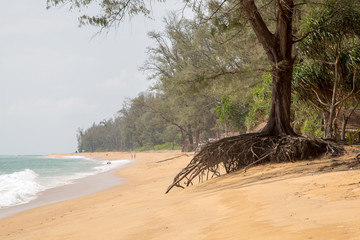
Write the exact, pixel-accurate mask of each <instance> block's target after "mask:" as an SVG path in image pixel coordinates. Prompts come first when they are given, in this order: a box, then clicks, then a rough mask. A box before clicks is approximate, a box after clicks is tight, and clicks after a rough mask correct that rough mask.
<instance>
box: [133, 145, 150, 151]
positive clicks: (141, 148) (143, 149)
mask: <svg viewBox="0 0 360 240" xmlns="http://www.w3.org/2000/svg"><path fill="white" fill-rule="evenodd" d="M152 150H154V147H151V146H142V147H138V148H135V149H134V151H135V152H145V151H152Z"/></svg>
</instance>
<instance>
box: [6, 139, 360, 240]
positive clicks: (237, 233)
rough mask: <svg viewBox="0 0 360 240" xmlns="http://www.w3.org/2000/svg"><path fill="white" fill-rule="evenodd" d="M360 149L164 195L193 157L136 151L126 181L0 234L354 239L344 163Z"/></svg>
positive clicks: (18, 221) (358, 207)
mask: <svg viewBox="0 0 360 240" xmlns="http://www.w3.org/2000/svg"><path fill="white" fill-rule="evenodd" d="M359 151H360V147H359V146H357V148H355V149H354V150H352V152H349V153H348V154H347V155H345V156H343V157H341V158H336V159H325V160H324V159H323V160H313V161H303V162H295V163H282V164H271V165H263V166H257V167H254V168H251V169H249V170H248V171H247V172H246V173H241V172H235V173H232V174H228V175H226V176H223V177H219V178H215V179H212V180H209V181H207V182H204V183H201V184H195V185H194V186H191V187H188V188H186V189H179V188H175V189H173V190H172V191H171V192H170V193H169V194H166V195H165V194H164V192H165V190H166V188H167V187H168V185H170V183H171V182H172V179H173V177H174V176H175V175H176V174H177V173H178V172H179V171H180V170H181V169H182V168H183V167H184V166H186V164H187V163H188V162H189V161H190V160H191V158H192V155H190V154H189V155H188V156H186V155H182V154H181V153H179V152H171V151H169V152H159V153H137V154H136V159H134V161H135V164H134V165H133V166H130V167H127V168H123V169H121V170H119V171H118V172H117V175H120V176H121V177H123V178H124V179H125V181H126V184H121V185H117V186H115V187H112V188H110V189H107V190H104V191H101V192H97V193H94V194H91V195H86V196H83V197H79V198H75V199H71V200H67V201H62V202H58V203H55V204H50V205H46V206H42V207H39V208H35V209H30V210H28V211H24V212H21V213H19V214H17V215H15V216H12V217H8V218H4V219H0V239H2V238H4V239H9V240H11V239H16V240H21V239H55V240H56V239H59V240H60V239H67V240H68V239H74V240H75V239H94V240H95V239H110V240H111V239H114V240H115V239H129V240H130V239H179V240H180V239H206V240H207V239H214V240H215V239H256V240H258V239H267V240H272V239H274V240H275V239H276V240H278V239H299V240H300V239H301V240H303V239H337V240H338V239H344V240H345V239H358V236H359V235H360V228H359V226H360V218H359V217H358V215H359V214H360V178H359V173H360V171H359V170H358V169H357V168H355V167H350V165H348V164H347V162H350V161H351V159H352V157H353V155H354V153H356V152H359ZM108 154H109V153H108ZM113 154H114V155H115V153H113ZM108 157H109V158H110V159H111V157H113V156H112V155H108ZM174 157H175V158H174ZM163 160H165V161H163Z"/></svg>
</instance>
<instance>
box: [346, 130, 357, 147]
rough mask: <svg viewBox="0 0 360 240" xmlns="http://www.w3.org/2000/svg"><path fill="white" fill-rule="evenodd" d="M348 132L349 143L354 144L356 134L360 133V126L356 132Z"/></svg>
mask: <svg viewBox="0 0 360 240" xmlns="http://www.w3.org/2000/svg"><path fill="white" fill-rule="evenodd" d="M346 134H347V136H348V140H349V145H350V146H352V145H353V143H354V140H355V137H356V135H358V134H360V128H359V129H358V130H357V131H356V132H355V133H354V134H351V132H346Z"/></svg>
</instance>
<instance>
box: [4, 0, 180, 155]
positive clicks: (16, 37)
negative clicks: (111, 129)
mask: <svg viewBox="0 0 360 240" xmlns="http://www.w3.org/2000/svg"><path fill="white" fill-rule="evenodd" d="M181 7H182V2H181V1H177V0H170V1H168V2H167V3H154V4H153V14H152V18H153V19H155V20H151V19H146V18H144V17H142V16H137V17H135V18H133V19H131V21H126V22H123V23H122V24H121V25H120V26H119V27H118V28H117V29H111V30H110V32H108V33H107V34H101V35H96V36H95V34H96V33H97V32H98V30H99V29H98V28H95V27H91V26H89V27H81V28H79V27H78V19H77V18H78V16H79V13H78V12H77V11H69V10H68V7H61V8H52V9H50V10H46V0H31V1H29V0H16V1H4V2H3V3H2V4H1V8H0V90H1V94H0V155H28V154H32V155H44V154H51V153H71V152H74V151H76V149H77V140H76V132H77V129H78V128H83V129H86V128H88V127H90V126H91V125H92V124H93V123H94V122H95V123H99V122H100V121H102V120H103V119H108V118H111V117H113V116H115V114H116V113H117V111H118V110H120V109H121V107H122V104H123V101H124V100H125V99H126V98H128V97H129V98H133V97H136V96H137V95H138V94H139V93H140V92H142V91H145V90H146V89H147V88H148V87H149V85H150V84H151V81H150V80H148V79H147V76H146V73H143V72H141V71H139V70H138V69H139V67H140V66H141V65H142V64H143V62H144V61H145V60H146V57H147V55H146V48H147V47H148V46H151V45H152V44H153V42H152V41H151V40H150V39H149V38H148V37H147V32H149V31H153V30H155V31H161V30H163V29H164V24H163V20H162V19H163V17H165V16H166V15H167V13H169V12H170V11H172V10H177V11H180V10H181ZM94 36H95V37H94Z"/></svg>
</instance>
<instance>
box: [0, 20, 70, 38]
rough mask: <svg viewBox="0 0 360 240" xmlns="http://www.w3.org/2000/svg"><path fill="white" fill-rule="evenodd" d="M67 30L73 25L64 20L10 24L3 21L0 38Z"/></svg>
mask: <svg viewBox="0 0 360 240" xmlns="http://www.w3.org/2000/svg"><path fill="white" fill-rule="evenodd" d="M68 28H74V23H73V22H70V21H68V20H64V19H51V20H45V19H24V20H22V21H19V22H12V23H11V24H5V22H4V21H1V25H0V36H2V37H5V36H13V35H27V36H37V35H39V34H44V33H49V32H53V31H59V30H60V31H61V30H62V29H68Z"/></svg>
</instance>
